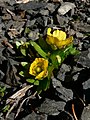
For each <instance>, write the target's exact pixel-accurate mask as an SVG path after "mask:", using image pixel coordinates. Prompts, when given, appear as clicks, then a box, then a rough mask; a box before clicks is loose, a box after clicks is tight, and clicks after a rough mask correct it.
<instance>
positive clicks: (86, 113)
mask: <svg viewBox="0 0 90 120" xmlns="http://www.w3.org/2000/svg"><path fill="white" fill-rule="evenodd" d="M81 120H90V104H89V105H88V106H86V107H84V110H83V112H82V115H81Z"/></svg>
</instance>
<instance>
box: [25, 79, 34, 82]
mask: <svg viewBox="0 0 90 120" xmlns="http://www.w3.org/2000/svg"><path fill="white" fill-rule="evenodd" d="M26 81H27V82H29V83H34V82H35V80H34V79H26Z"/></svg>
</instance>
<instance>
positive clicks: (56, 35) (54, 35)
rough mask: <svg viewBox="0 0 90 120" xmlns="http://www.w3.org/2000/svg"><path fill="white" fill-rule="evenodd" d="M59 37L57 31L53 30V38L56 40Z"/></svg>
mask: <svg viewBox="0 0 90 120" xmlns="http://www.w3.org/2000/svg"><path fill="white" fill-rule="evenodd" d="M58 36H59V30H54V32H53V37H55V38H57V37H58Z"/></svg>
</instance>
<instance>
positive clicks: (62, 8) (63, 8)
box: [58, 2, 76, 15]
mask: <svg viewBox="0 0 90 120" xmlns="http://www.w3.org/2000/svg"><path fill="white" fill-rule="evenodd" d="M75 7H76V6H75V4H74V3H71V2H64V3H62V5H61V6H60V8H59V9H58V13H59V14H61V15H65V14H66V13H67V12H68V11H69V10H71V9H74V8H75Z"/></svg>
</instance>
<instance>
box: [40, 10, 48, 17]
mask: <svg viewBox="0 0 90 120" xmlns="http://www.w3.org/2000/svg"><path fill="white" fill-rule="evenodd" d="M40 14H41V15H45V16H48V15H49V11H48V10H41V11H40Z"/></svg>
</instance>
